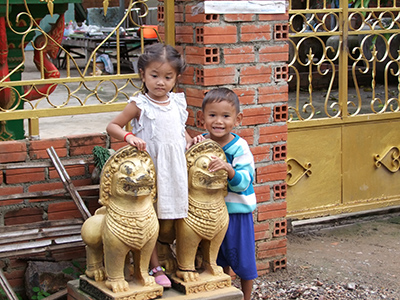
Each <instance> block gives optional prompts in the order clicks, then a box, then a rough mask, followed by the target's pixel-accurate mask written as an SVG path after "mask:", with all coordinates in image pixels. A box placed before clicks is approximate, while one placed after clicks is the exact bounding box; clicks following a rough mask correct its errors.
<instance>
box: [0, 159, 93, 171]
mask: <svg viewBox="0 0 400 300" xmlns="http://www.w3.org/2000/svg"><path fill="white" fill-rule="evenodd" d="M62 163H63V165H64V166H72V165H90V164H94V159H93V158H69V159H64V160H62ZM48 167H53V164H52V162H51V161H50V160H47V161H38V162H36V161H35V162H23V163H8V164H0V170H12V169H25V168H48Z"/></svg>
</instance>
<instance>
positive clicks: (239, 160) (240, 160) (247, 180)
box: [228, 147, 254, 192]
mask: <svg viewBox="0 0 400 300" xmlns="http://www.w3.org/2000/svg"><path fill="white" fill-rule="evenodd" d="M232 168H233V169H234V172H235V175H234V176H233V177H232V178H229V180H228V186H229V188H230V189H231V190H232V191H234V192H243V191H246V190H247V188H248V187H249V186H250V185H251V184H252V183H253V178H254V158H253V154H252V153H251V151H250V148H248V147H247V148H243V152H242V153H240V154H238V155H237V156H236V155H235V156H234V157H233V160H232Z"/></svg>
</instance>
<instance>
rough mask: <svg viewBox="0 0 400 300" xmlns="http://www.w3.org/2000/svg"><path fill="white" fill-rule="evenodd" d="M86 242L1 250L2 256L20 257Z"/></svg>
mask: <svg viewBox="0 0 400 300" xmlns="http://www.w3.org/2000/svg"><path fill="white" fill-rule="evenodd" d="M84 246H85V243H84V242H83V241H82V242H76V243H69V244H60V245H50V246H46V247H39V248H30V249H20V250H18V251H17V250H14V251H7V252H0V258H6V257H20V256H22V255H30V254H38V253H42V252H46V251H54V250H64V249H69V248H77V247H84Z"/></svg>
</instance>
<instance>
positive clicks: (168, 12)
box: [164, 0, 175, 46]
mask: <svg viewBox="0 0 400 300" xmlns="http://www.w3.org/2000/svg"><path fill="white" fill-rule="evenodd" d="M164 5H165V21H164V22H165V23H164V25H165V43H166V44H168V45H171V46H175V7H174V0H165V1H164Z"/></svg>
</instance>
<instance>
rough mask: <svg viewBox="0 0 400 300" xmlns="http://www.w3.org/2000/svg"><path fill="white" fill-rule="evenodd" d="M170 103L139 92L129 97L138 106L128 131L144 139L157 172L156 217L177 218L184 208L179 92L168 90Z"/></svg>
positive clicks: (184, 115)
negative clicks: (159, 102) (163, 102)
mask: <svg viewBox="0 0 400 300" xmlns="http://www.w3.org/2000/svg"><path fill="white" fill-rule="evenodd" d="M169 99H170V103H169V104H168V105H166V106H161V105H157V104H155V103H153V102H151V101H150V100H148V99H147V98H146V96H145V95H143V94H138V95H137V96H135V97H132V98H130V99H129V100H128V102H132V101H134V102H135V103H136V105H137V107H138V108H139V109H140V110H141V113H140V118H139V120H137V119H133V120H132V122H131V124H132V127H133V129H132V133H133V134H135V135H136V136H137V137H139V138H141V139H143V140H144V141H145V142H146V150H147V152H148V153H149V154H150V156H151V158H152V159H153V162H154V165H155V168H156V172H157V203H156V211H157V216H158V218H159V219H180V218H184V217H186V216H187V212H188V179H187V167H186V157H185V148H186V138H185V126H186V125H185V123H186V120H187V117H188V112H187V111H186V106H187V104H186V99H185V96H184V94H183V93H172V92H171V93H169Z"/></svg>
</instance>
